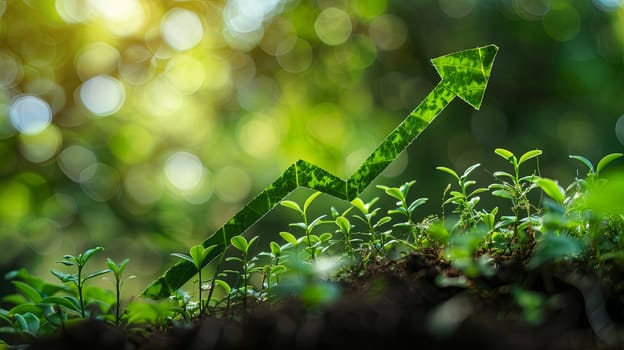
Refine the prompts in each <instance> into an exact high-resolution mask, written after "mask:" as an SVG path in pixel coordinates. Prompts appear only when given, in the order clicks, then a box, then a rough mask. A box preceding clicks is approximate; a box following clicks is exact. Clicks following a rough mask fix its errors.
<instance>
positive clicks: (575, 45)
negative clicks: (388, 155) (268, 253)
mask: <svg viewBox="0 0 624 350" xmlns="http://www.w3.org/2000/svg"><path fill="white" fill-rule="evenodd" d="M623 4H624V1H621V0H594V1H587V0H488V1H477V0H422V1H416V0H412V1H403V0H376V1H347V0H342V1H341V0H333V1H332V0H316V1H293V0H267V1H255V0H228V1H173V0H159V1H147V0H108V1H97V0H41V1H39V0H37V1H35V0H8V1H0V246H1V247H2V248H3V254H1V255H0V266H2V267H3V268H2V269H0V270H9V269H12V268H15V267H17V266H20V265H24V264H28V265H29V266H33V267H32V268H30V270H31V271H34V273H35V274H38V275H42V276H43V275H46V273H47V270H48V267H49V265H50V261H52V260H53V259H54V257H56V256H62V255H63V254H68V253H73V252H77V251H82V250H84V248H85V247H87V246H93V245H102V246H106V249H107V251H108V252H109V256H110V257H112V258H114V259H119V260H121V259H124V258H126V257H132V260H133V261H134V262H135V263H134V266H133V268H134V269H135V270H133V271H131V272H129V273H130V274H133V275H137V277H138V278H137V281H148V280H150V279H151V278H153V277H154V276H155V275H157V274H158V273H160V272H161V271H162V270H163V267H164V265H168V264H169V263H170V262H171V261H169V260H167V259H168V258H167V257H168V255H169V253H170V252H172V251H178V250H185V249H187V247H189V246H192V245H193V244H195V243H196V242H198V241H201V240H203V239H204V238H205V236H206V234H208V233H211V232H213V231H214V229H215V228H217V227H219V226H220V225H222V224H223V223H224V222H225V221H226V220H227V219H228V218H229V217H230V216H231V215H232V214H234V213H235V212H236V211H237V210H238V209H239V208H240V207H241V206H242V205H244V204H245V203H246V202H247V201H248V200H249V199H250V198H251V197H253V196H254V195H255V194H257V193H258V192H259V191H261V190H262V189H263V188H264V187H265V186H266V185H267V184H269V183H270V182H272V181H273V180H274V179H275V178H276V177H277V176H279V174H281V173H282V171H283V170H284V169H285V168H286V167H287V166H288V165H290V164H291V163H293V161H295V160H296V159H299V158H302V159H305V160H307V161H309V162H312V163H314V164H317V165H319V166H321V167H323V168H325V169H327V170H329V171H331V172H333V173H335V174H337V175H339V176H342V177H345V178H346V177H348V176H350V175H351V173H352V172H353V171H354V170H355V167H357V166H358V165H359V164H361V162H362V161H363V160H364V159H365V157H366V156H368V155H369V154H370V152H371V151H372V150H374V149H375V147H376V146H377V145H378V143H379V142H381V140H382V139H383V138H384V137H385V136H386V135H387V134H388V133H389V132H390V131H391V130H392V129H393V128H394V127H395V126H396V125H398V123H399V122H400V121H401V120H403V118H404V117H405V115H406V114H407V113H409V112H410V111H411V109H412V108H413V107H415V106H416V104H417V103H418V102H419V101H420V100H421V99H422V98H423V97H424V96H425V95H426V94H427V93H428V92H429V91H430V90H431V88H433V87H434V86H435V85H436V84H437V82H438V80H439V77H438V76H437V75H436V74H435V71H434V69H433V67H432V66H431V65H430V63H429V59H430V58H433V57H437V56H440V55H443V54H447V53H450V52H454V51H458V50H462V49H467V48H472V47H476V46H481V45H486V44H490V43H494V44H496V45H498V46H499V47H500V51H499V54H498V58H497V61H498V64H497V66H496V67H495V68H494V70H493V72H492V76H491V78H490V83H489V88H488V91H487V92H486V96H485V100H484V104H483V107H482V110H481V111H473V110H471V108H470V107H469V106H467V105H464V104H461V103H453V104H452V105H451V106H450V107H449V108H448V109H447V110H446V111H445V112H444V113H443V117H442V118H440V120H439V121H436V123H434V125H432V126H431V127H429V128H428V130H427V132H425V133H424V134H423V136H422V137H421V138H420V139H419V140H417V141H416V142H415V144H414V145H413V146H411V147H410V149H409V150H408V152H406V153H405V154H403V155H402V157H401V158H400V159H399V160H398V161H397V162H395V164H393V165H392V166H391V167H390V168H388V169H387V171H386V172H385V173H384V175H383V176H382V177H381V178H380V179H379V181H381V182H383V183H384V184H387V185H391V186H394V185H397V184H400V183H403V182H405V181H406V180H412V179H418V184H419V185H417V186H416V187H417V189H415V190H416V191H418V193H419V195H422V196H424V197H429V198H431V200H430V201H429V202H428V203H427V205H424V206H422V208H419V210H423V212H426V211H428V212H432V211H438V210H439V208H440V204H441V199H442V198H441V197H442V191H443V189H444V186H445V185H446V181H447V179H446V177H444V176H440V174H439V172H436V170H435V167H436V166H437V165H442V166H448V167H450V168H454V169H463V168H466V167H467V166H469V165H470V164H473V163H475V162H479V163H482V164H491V166H495V164H498V165H500V166H501V167H503V166H505V163H504V161H502V160H501V159H498V158H496V155H495V154H494V152H493V150H494V149H495V148H497V147H504V148H506V149H509V150H512V151H513V152H515V153H517V154H522V153H524V152H525V151H528V150H530V149H535V148H538V149H541V150H543V151H544V154H543V156H541V157H540V164H541V173H542V175H544V176H547V177H550V178H556V179H559V181H560V182H562V183H564V184H565V183H567V182H570V181H572V180H573V178H574V177H575V176H576V175H577V172H580V175H583V172H584V171H585V169H582V168H579V164H578V162H574V161H573V160H571V159H569V158H568V155H570V154H578V155H583V156H585V157H587V158H588V159H590V160H592V161H593V160H597V159H599V158H600V157H601V156H603V155H604V154H607V153H611V152H619V151H620V150H621V148H622V144H623V143H624V118H622V116H623V115H624V110H623V107H622V93H623V91H624V69H623V68H624V59H623V47H624V46H623V43H624V6H622V5H623ZM493 171H494V170H493V169H487V168H485V167H484V168H480V169H478V170H477V171H475V172H474V173H473V174H472V175H473V176H474V177H475V180H477V181H478V182H479V179H486V180H485V181H489V180H491V177H492V172H493ZM371 187H372V186H371ZM437 198H439V200H436V199H437ZM259 225H260V226H261V227H260V228H259V229H258V230H262V229H264V230H265V231H266V230H269V229H272V230H273V231H274V232H279V231H280V230H283V229H284V228H285V225H286V224H283V221H281V220H280V218H279V217H278V216H270V217H268V218H267V220H266V221H265V222H264V223H260V224H259ZM279 225H281V226H279ZM102 259H103V258H102ZM38 264H39V265H42V266H43V267H41V270H40V271H41V273H38V272H39V271H38V270H37V268H36V267H35V266H37V265H38ZM143 286H144V285H142V284H140V283H137V286H136V289H137V290H138V289H141V288H142V287H143ZM0 289H1V288H0Z"/></svg>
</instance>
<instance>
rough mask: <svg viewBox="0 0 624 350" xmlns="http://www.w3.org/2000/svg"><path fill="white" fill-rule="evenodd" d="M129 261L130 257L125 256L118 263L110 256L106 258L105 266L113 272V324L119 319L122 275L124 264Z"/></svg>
mask: <svg viewBox="0 0 624 350" xmlns="http://www.w3.org/2000/svg"><path fill="white" fill-rule="evenodd" d="M129 261H130V259H128V258H126V259H124V260H122V261H121V262H120V263H116V262H115V261H114V260H113V259H111V258H106V266H108V268H109V269H110V270H111V271H112V272H113V275H114V276H115V281H114V283H115V299H116V301H115V325H117V326H118V325H119V320H120V316H121V314H120V308H121V287H122V285H123V283H124V280H123V279H122V275H123V272H124V270H125V269H126V265H128V262H129ZM134 277H135V276H130V277H128V278H127V279H132V278H134Z"/></svg>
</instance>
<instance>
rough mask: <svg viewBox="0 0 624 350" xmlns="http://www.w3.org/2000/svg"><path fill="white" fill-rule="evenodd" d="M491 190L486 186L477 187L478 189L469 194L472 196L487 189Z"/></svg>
mask: <svg viewBox="0 0 624 350" xmlns="http://www.w3.org/2000/svg"><path fill="white" fill-rule="evenodd" d="M489 190H490V189H489V188H485V187H481V188H477V189H475V190H474V191H472V192H470V194H469V195H468V197H472V196H474V195H475V194H479V193H482V192H487V191H489Z"/></svg>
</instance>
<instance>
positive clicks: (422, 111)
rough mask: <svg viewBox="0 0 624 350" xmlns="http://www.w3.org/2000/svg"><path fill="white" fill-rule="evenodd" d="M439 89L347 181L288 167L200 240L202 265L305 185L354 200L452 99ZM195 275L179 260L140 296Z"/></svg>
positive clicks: (155, 294)
mask: <svg viewBox="0 0 624 350" xmlns="http://www.w3.org/2000/svg"><path fill="white" fill-rule="evenodd" d="M444 85H445V84H444V82H443V81H441V82H440V83H438V85H437V86H436V87H435V88H434V89H433V91H431V92H430V93H429V94H428V95H427V96H426V97H425V99H424V100H423V101H422V102H421V103H420V104H419V105H418V106H417V107H416V108H415V109H414V110H413V111H412V112H411V113H410V114H409V116H408V117H407V118H405V120H403V122H401V124H399V125H398V126H397V127H396V128H395V129H394V130H393V131H392V132H391V133H390V134H389V135H388V136H387V137H386V138H385V139H384V140H383V141H382V142H381V144H380V145H379V147H377V148H376V149H375V151H374V152H373V153H372V154H371V155H370V156H369V157H368V158H367V159H366V161H365V162H364V163H363V164H362V166H361V167H360V168H359V169H358V170H356V171H355V173H354V174H353V176H351V177H350V178H349V179H348V180H347V181H345V180H343V179H341V178H339V177H337V176H335V175H333V174H331V173H329V172H328V171H326V170H324V169H322V168H319V167H318V166H316V165H314V164H311V163H308V162H306V161H304V160H298V161H297V162H295V164H293V165H291V166H289V167H288V168H287V169H286V171H284V173H283V174H282V175H281V176H280V177H279V178H278V179H277V180H276V181H275V182H273V183H272V184H271V185H269V187H267V188H266V189H265V190H264V191H262V192H261V193H260V194H258V195H257V196H256V197H255V198H254V199H252V200H251V202H249V203H248V204H247V205H246V206H244V207H243V208H242V209H241V210H240V211H239V212H238V213H236V214H235V215H234V216H233V217H232V218H231V219H230V220H228V221H227V222H226V223H225V224H224V225H223V226H221V228H219V229H218V230H217V231H216V232H215V233H214V234H212V235H210V236H209V238H208V239H207V240H205V241H204V242H202V245H203V246H204V247H209V246H211V245H216V247H215V248H214V249H213V250H212V251H211V252H210V254H208V256H207V257H206V260H205V263H206V264H207V263H209V262H211V261H213V260H215V259H216V258H217V257H219V255H220V254H222V253H223V252H224V251H225V249H226V248H227V246H228V245H229V242H230V239H232V237H234V236H236V235H239V234H242V233H243V232H244V231H245V230H247V228H249V226H250V225H251V224H253V223H255V222H257V221H258V220H260V219H261V218H262V217H263V216H264V215H266V214H267V213H268V212H269V211H271V209H273V208H275V206H276V205H277V204H278V203H279V201H280V200H282V199H283V198H286V197H287V196H288V195H289V194H290V193H291V192H293V191H294V190H296V189H297V188H298V187H307V188H310V189H313V190H316V191H321V192H324V193H327V194H331V195H333V196H335V197H337V198H340V199H344V200H349V201H350V200H353V199H354V198H355V197H357V196H359V195H360V194H361V193H362V191H364V189H366V187H368V185H370V184H371V182H372V181H373V180H374V179H375V178H376V177H377V176H379V175H380V174H381V173H382V171H383V170H384V169H385V168H386V167H387V166H388V165H389V164H390V163H392V161H394V160H395V159H396V158H397V157H398V155H399V154H400V153H401V152H402V151H403V150H405V149H406V148H407V147H408V146H409V145H410V144H411V143H412V142H413V141H414V140H415V139H416V137H418V135H420V134H421V133H422V132H423V131H424V130H425V129H426V128H427V126H429V124H431V122H432V121H433V120H434V119H435V118H436V117H437V116H438V115H439V114H440V112H442V110H444V108H445V107H446V106H447V105H448V104H449V103H450V102H451V101H452V100H453V98H454V97H455V95H454V94H453V92H451V90H449V89H447V88H445V87H444ZM276 199H277V200H276ZM195 274H196V270H195V267H194V266H193V265H192V264H191V263H190V262H188V261H186V260H180V261H179V262H178V263H176V264H174V265H173V266H172V267H170V268H169V269H168V270H167V271H165V273H164V274H163V275H162V276H161V277H160V278H158V279H157V280H155V281H153V282H152V283H151V284H150V285H149V286H148V287H147V289H146V290H145V291H144V292H143V295H145V296H150V297H152V298H166V297H168V296H169V295H171V293H172V292H174V291H176V290H177V289H179V288H181V287H182V286H183V285H184V284H185V283H186V282H188V281H189V280H190V279H191V278H193V276H194V275H195Z"/></svg>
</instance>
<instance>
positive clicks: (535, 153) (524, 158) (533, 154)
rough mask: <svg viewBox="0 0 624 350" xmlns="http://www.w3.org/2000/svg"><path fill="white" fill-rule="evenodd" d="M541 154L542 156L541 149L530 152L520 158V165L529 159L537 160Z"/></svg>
mask: <svg viewBox="0 0 624 350" xmlns="http://www.w3.org/2000/svg"><path fill="white" fill-rule="evenodd" d="M541 154H542V151H541V150H539V149H535V150H532V151H528V152H526V153H525V154H523V155H522V156H520V160H518V165H520V164H522V163H524V162H526V161H527V160H529V159H532V158H535V157H537V156H539V155H541Z"/></svg>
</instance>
